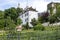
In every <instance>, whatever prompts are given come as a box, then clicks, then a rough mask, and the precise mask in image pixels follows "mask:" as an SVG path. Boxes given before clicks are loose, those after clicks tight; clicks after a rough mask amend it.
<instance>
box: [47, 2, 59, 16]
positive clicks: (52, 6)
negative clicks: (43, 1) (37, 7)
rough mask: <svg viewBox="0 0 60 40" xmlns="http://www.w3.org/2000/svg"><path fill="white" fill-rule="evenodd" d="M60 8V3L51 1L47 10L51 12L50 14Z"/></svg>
mask: <svg viewBox="0 0 60 40" xmlns="http://www.w3.org/2000/svg"><path fill="white" fill-rule="evenodd" d="M58 9H60V3H57V2H51V3H49V4H48V5H47V11H48V12H49V13H50V15H53V14H56V13H57V12H58V11H59V10H58Z"/></svg>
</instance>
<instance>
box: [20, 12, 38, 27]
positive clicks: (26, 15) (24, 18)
mask: <svg viewBox="0 0 60 40" xmlns="http://www.w3.org/2000/svg"><path fill="white" fill-rule="evenodd" d="M20 18H21V20H22V24H26V23H27V22H28V23H29V26H30V27H33V26H32V25H31V24H30V22H31V20H32V19H33V18H35V19H36V20H37V19H38V13H37V12H35V11H27V12H25V13H23V14H22V15H20Z"/></svg>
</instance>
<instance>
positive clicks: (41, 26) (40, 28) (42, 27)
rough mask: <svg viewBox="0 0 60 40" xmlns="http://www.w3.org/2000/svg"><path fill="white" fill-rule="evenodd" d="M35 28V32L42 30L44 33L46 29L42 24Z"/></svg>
mask: <svg viewBox="0 0 60 40" xmlns="http://www.w3.org/2000/svg"><path fill="white" fill-rule="evenodd" d="M33 28H34V30H41V31H43V30H44V29H45V28H44V26H43V25H41V24H37V25H36V26H34V27H33Z"/></svg>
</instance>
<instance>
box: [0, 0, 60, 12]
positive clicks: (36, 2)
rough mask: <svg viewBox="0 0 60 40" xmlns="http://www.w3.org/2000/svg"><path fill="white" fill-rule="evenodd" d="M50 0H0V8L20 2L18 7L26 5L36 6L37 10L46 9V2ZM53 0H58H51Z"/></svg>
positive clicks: (58, 0) (14, 5)
mask: <svg viewBox="0 0 60 40" xmlns="http://www.w3.org/2000/svg"><path fill="white" fill-rule="evenodd" d="M51 1H52V0H28V3H27V0H0V10H4V9H7V8H10V7H17V6H18V3H20V7H22V8H25V7H26V6H27V5H28V6H32V7H33V8H36V9H37V10H38V11H39V12H43V11H46V10H47V4H48V3H49V2H51ZM53 1H54V2H60V0H53Z"/></svg>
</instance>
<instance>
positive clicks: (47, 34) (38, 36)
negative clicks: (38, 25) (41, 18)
mask: <svg viewBox="0 0 60 40" xmlns="http://www.w3.org/2000/svg"><path fill="white" fill-rule="evenodd" d="M59 28H60V27H58V26H56V27H45V31H40V30H36V31H34V30H33V29H29V30H23V31H21V32H12V33H7V34H6V35H0V40H17V39H18V34H19V35H20V40H60V29H59ZM57 29H58V30H57ZM8 35H10V36H11V37H8Z"/></svg>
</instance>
